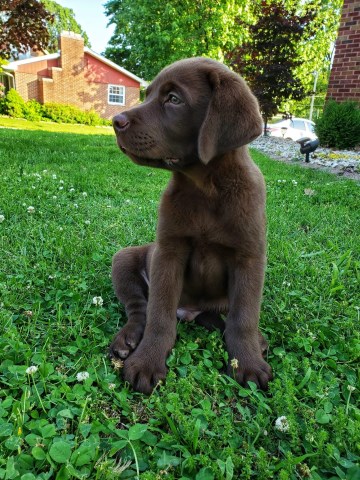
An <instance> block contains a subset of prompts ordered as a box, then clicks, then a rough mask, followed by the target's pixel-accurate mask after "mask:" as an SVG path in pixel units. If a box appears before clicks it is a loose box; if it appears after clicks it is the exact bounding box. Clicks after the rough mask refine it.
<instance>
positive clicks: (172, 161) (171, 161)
mask: <svg viewBox="0 0 360 480" xmlns="http://www.w3.org/2000/svg"><path fill="white" fill-rule="evenodd" d="M118 145H119V148H120V150H121V151H122V152H123V153H124V154H125V155H127V156H128V157H130V158H131V159H132V160H133V161H135V162H136V163H141V164H148V165H149V166H151V165H153V163H156V165H153V166H160V165H159V164H163V165H164V167H165V168H166V167H170V168H172V167H178V166H180V163H181V160H180V158H174V157H165V158H149V157H143V156H140V155H137V154H135V153H133V152H130V151H129V150H128V149H127V148H125V147H124V146H123V145H121V144H118Z"/></svg>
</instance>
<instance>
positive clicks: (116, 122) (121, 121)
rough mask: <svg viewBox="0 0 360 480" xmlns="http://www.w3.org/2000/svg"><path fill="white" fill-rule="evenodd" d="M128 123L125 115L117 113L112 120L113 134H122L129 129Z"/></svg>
mask: <svg viewBox="0 0 360 480" xmlns="http://www.w3.org/2000/svg"><path fill="white" fill-rule="evenodd" d="M129 125H130V121H129V119H128V117H127V116H126V115H125V113H119V115H116V116H115V117H114V118H113V127H114V130H115V133H123V132H125V130H126V129H127V128H128V127H129Z"/></svg>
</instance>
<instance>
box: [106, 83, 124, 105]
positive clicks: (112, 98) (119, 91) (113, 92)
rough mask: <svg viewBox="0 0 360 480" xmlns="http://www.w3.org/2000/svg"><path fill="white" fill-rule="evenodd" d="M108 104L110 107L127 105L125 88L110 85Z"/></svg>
mask: <svg viewBox="0 0 360 480" xmlns="http://www.w3.org/2000/svg"><path fill="white" fill-rule="evenodd" d="M108 92H109V94H108V103H110V105H125V87H122V86H120V85H109V90H108Z"/></svg>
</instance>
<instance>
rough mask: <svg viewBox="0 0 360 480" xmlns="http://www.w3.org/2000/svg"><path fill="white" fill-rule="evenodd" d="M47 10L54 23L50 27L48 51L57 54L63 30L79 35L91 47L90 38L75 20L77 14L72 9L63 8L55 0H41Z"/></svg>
mask: <svg viewBox="0 0 360 480" xmlns="http://www.w3.org/2000/svg"><path fill="white" fill-rule="evenodd" d="M41 3H42V4H43V5H44V7H45V8H46V10H47V11H48V12H50V13H51V14H52V16H53V19H54V21H53V22H52V23H50V24H49V25H48V31H49V41H48V45H47V50H49V51H50V52H56V51H57V50H58V47H59V45H58V37H59V35H60V33H61V32H62V31H63V30H68V31H71V32H74V33H79V34H80V35H81V36H82V37H83V39H84V44H85V45H86V46H87V47H91V45H90V42H89V37H88V36H87V34H86V32H85V31H84V30H83V29H82V28H81V25H79V24H78V23H77V21H76V20H75V13H74V11H73V10H72V9H71V8H66V7H62V6H61V5H59V4H58V3H56V2H54V1H53V0H41Z"/></svg>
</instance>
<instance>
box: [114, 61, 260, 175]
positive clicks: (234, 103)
mask: <svg viewBox="0 0 360 480" xmlns="http://www.w3.org/2000/svg"><path fill="white" fill-rule="evenodd" d="M261 124H262V121H261V116H260V113H259V107H258V104H257V101H256V99H255V97H254V96H253V95H252V93H251V91H250V89H249V87H248V86H247V85H246V83H245V82H244V80H243V79H242V78H241V77H240V76H239V75H237V74H235V73H234V72H232V71H230V70H229V69H228V68H227V67H225V66H224V65H222V64H221V63H219V62H216V61H214V60H210V59H206V58H191V59H187V60H180V61H178V62H175V63H174V64H172V65H170V66H169V67H166V68H165V69H164V70H162V71H161V72H160V73H159V75H158V76H157V77H156V78H155V80H154V81H153V82H152V83H151V85H150V86H149V87H148V89H147V92H146V100H145V102H144V103H143V104H141V105H139V106H137V107H134V108H132V109H131V110H128V111H127V112H124V113H121V114H119V115H117V116H116V117H114V119H113V125H114V129H115V132H116V135H117V141H118V145H119V147H120V148H121V150H122V151H123V152H124V153H126V154H127V155H128V156H129V157H130V158H131V159H132V160H133V161H134V162H136V163H139V164H142V165H149V166H154V167H161V168H166V169H169V170H175V171H176V170H181V169H183V168H185V167H186V166H187V165H190V164H192V163H195V162H199V161H200V162H202V163H204V164H207V163H208V162H209V161H210V160H212V159H213V158H215V157H217V156H220V155H223V154H225V153H226V152H229V151H231V150H234V149H236V148H238V147H241V146H243V145H246V144H247V143H249V142H250V141H251V140H253V139H254V138H256V137H257V136H258V135H260V133H261Z"/></svg>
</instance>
